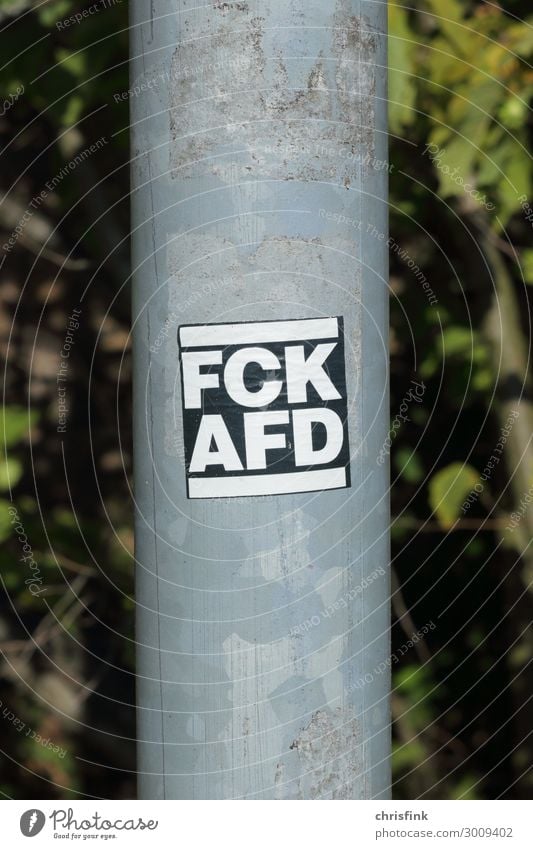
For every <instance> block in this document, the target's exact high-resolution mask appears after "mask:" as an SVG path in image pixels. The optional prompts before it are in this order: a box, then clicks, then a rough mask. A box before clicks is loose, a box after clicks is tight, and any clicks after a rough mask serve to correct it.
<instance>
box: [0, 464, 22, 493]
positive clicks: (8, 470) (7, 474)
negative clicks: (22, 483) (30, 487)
mask: <svg viewBox="0 0 533 849" xmlns="http://www.w3.org/2000/svg"><path fill="white" fill-rule="evenodd" d="M23 471H24V470H23V467H22V463H21V462H20V460H15V458H14V457H8V458H7V459H6V458H5V457H0V491H2V492H5V490H7V489H9V488H10V487H14V486H16V485H17V483H18V482H19V480H20V479H21V477H22V472H23Z"/></svg>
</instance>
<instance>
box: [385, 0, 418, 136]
mask: <svg viewBox="0 0 533 849" xmlns="http://www.w3.org/2000/svg"><path fill="white" fill-rule="evenodd" d="M415 44H416V40H415V38H414V34H413V33H412V32H411V30H410V29H409V26H408V23H407V13H406V11H405V9H403V8H402V7H400V6H398V5H397V3H396V0H392V2H390V3H389V125H390V128H391V131H392V132H393V133H394V132H396V133H399V132H400V130H401V128H402V126H408V125H409V124H412V123H413V122H414V120H415V118H416V112H415V110H414V104H415V99H416V87H415V83H414V80H415V69H414V60H415V56H414V53H413V47H414V45H415Z"/></svg>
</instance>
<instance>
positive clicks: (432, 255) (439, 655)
mask: <svg viewBox="0 0 533 849" xmlns="http://www.w3.org/2000/svg"><path fill="white" fill-rule="evenodd" d="M82 8H83V6H81V5H80V4H78V3H76V2H72V0H51V2H48V3H43V4H39V5H38V4H33V3H32V2H26V0H2V2H0V26H1V27H3V31H4V38H3V46H4V56H3V58H4V62H3V65H2V68H1V70H0V90H1V93H2V100H4V99H7V98H9V97H10V96H11V95H12V94H13V92H15V91H16V90H17V88H20V87H23V88H24V93H23V96H20V97H18V99H17V100H16V102H15V103H13V105H12V106H11V107H9V109H7V110H6V109H4V113H5V114H4V115H3V116H2V117H1V118H0V136H1V139H2V146H3V156H4V165H5V166H6V165H7V166H8V167H4V169H3V176H2V194H3V196H4V197H5V198H6V197H7V195H6V194H5V193H8V192H9V201H8V200H4V202H3V205H2V209H3V217H2V218H1V221H0V223H1V224H2V227H3V231H4V239H7V238H8V237H9V235H10V234H11V232H12V230H13V227H14V224H15V223H16V222H17V221H18V220H19V219H20V217H21V215H22V213H23V212H24V210H25V209H27V208H28V204H29V203H30V202H31V199H32V198H34V197H36V196H37V195H38V194H39V192H40V191H41V189H42V187H43V186H44V185H45V184H46V181H47V180H49V179H50V176H51V175H54V174H57V173H58V172H59V171H60V169H61V168H62V166H63V165H64V164H65V162H66V161H67V160H68V159H69V158H70V156H71V155H72V152H74V153H75V152H76V151H77V150H79V149H82V148H84V147H86V146H87V145H89V144H91V143H93V142H95V141H96V140H97V139H98V138H100V137H105V139H106V148H105V155H102V156H98V157H95V158H94V160H91V159H89V160H87V162H86V163H84V165H83V166H80V168H79V169H77V172H76V178H75V179H73V178H72V177H71V178H70V179H65V180H62V182H61V184H60V186H59V187H58V188H57V189H56V190H55V191H54V192H50V193H49V194H48V195H47V197H46V198H45V201H44V203H43V205H42V207H40V208H39V214H38V215H37V214H36V215H35V216H33V218H32V222H31V226H30V225H28V227H27V228H26V229H25V230H24V233H23V235H22V236H21V238H20V239H19V241H18V242H17V245H16V247H15V249H14V250H13V251H12V252H11V253H10V255H9V256H8V258H7V261H6V263H5V264H4V265H3V267H2V271H1V273H2V277H3V296H2V298H3V301H2V307H3V312H4V315H5V316H7V319H6V320H4V324H3V326H2V329H1V332H2V340H3V341H2V345H3V355H4V357H5V359H6V360H7V359H9V362H10V363H12V362H15V363H16V364H17V365H16V368H11V369H10V374H9V376H8V378H7V384H6V397H7V402H8V405H7V406H6V407H5V408H4V413H3V421H2V428H1V430H0V442H1V443H2V448H3V450H2V453H1V455H0V537H1V540H2V542H3V543H4V546H3V550H2V552H1V554H0V568H1V577H2V584H3V587H4V589H5V590H6V596H5V599H4V600H3V602H2V613H3V616H2V624H1V625H0V641H1V644H2V651H3V656H4V664H3V673H2V674H3V681H4V683H3V686H2V690H1V692H0V698H1V700H2V705H0V723H3V728H2V730H3V732H4V733H3V735H2V740H3V744H2V750H3V751H4V754H5V758H4V760H3V761H2V766H1V768H0V791H1V792H2V793H3V794H5V795H6V796H11V797H16V798H40V797H45V798H46V797H52V798H53V797H59V798H70V797H76V796H77V795H79V794H94V793H95V792H96V793H97V794H98V795H100V794H101V795H103V796H108V797H115V798H117V797H132V796H133V795H134V792H135V791H134V778H133V769H134V764H135V761H134V743H133V739H134V718H133V711H132V709H131V704H132V703H133V692H134V685H133V675H132V669H133V643H132V638H133V602H132V592H133V585H132V574H133V569H132V531H131V515H130V508H129V504H130V491H129V480H130V474H131V469H130V460H131V458H130V453H131V448H130V446H131V433H130V432H129V420H130V403H131V401H130V394H129V377H130V360H129V348H128V345H127V344H126V357H125V360H123V359H122V355H123V350H124V346H125V339H127V332H128V320H129V308H128V294H127V292H124V291H123V290H121V291H120V292H119V286H120V285H121V283H122V281H123V280H126V279H127V276H128V256H127V242H126V241H125V239H126V236H127V233H128V170H127V166H128V133H127V127H128V104H127V100H126V101H121V102H118V103H117V102H115V101H114V98H113V95H114V94H116V93H119V92H122V91H125V90H126V89H127V87H128V73H127V41H128V32H127V26H128V21H127V4H126V2H118V0H117V3H116V4H115V5H112V6H110V7H109V8H108V9H106V10H105V12H102V13H100V14H96V15H93V16H91V17H88V18H87V19H84V20H83V22H82V23H81V24H79V25H74V26H67V27H58V26H57V24H58V22H60V21H62V20H64V19H66V18H68V17H69V16H70V15H72V14H74V13H75V12H76V11H78V10H81V9H82ZM389 8H390V30H391V33H390V35H391V37H390V55H389V64H390V125H391V134H392V135H391V162H392V163H393V170H392V173H391V230H392V233H393V235H394V239H395V241H396V242H397V243H398V244H401V245H402V246H403V247H405V248H406V250H407V251H408V254H409V255H410V256H411V257H412V258H413V259H414V260H415V261H416V263H417V264H418V266H419V267H420V268H421V269H423V272H424V274H425V275H426V277H427V280H428V281H430V283H431V288H432V290H433V292H434V293H435V295H436V297H437V304H436V305H435V304H432V303H430V302H429V300H428V298H427V296H426V293H425V292H424V290H423V289H422V287H421V286H420V283H419V281H418V280H417V279H416V278H415V277H414V275H413V273H412V272H411V271H410V269H409V267H408V266H407V265H406V264H405V263H402V261H401V260H400V259H399V257H398V256H397V255H395V254H394V253H393V254H392V256H391V292H392V299H391V304H392V307H391V309H392V316H391V349H392V362H391V382H392V386H391V405H392V415H393V416H394V415H395V413H396V411H397V410H398V408H399V405H400V403H401V399H402V397H403V396H404V394H405V391H406V387H408V385H409V381H410V379H411V376H412V374H413V373H415V374H416V375H417V379H419V380H423V381H424V385H425V386H426V392H425V395H424V399H423V404H422V405H419V406H416V407H415V408H412V409H410V412H409V416H410V423H409V424H408V425H407V424H406V425H405V426H404V427H403V428H402V429H401V431H400V432H399V434H398V436H397V438H396V439H395V440H394V443H393V447H392V452H393V456H392V469H393V484H394V485H393V495H392V498H393V513H394V516H395V519H394V523H393V527H392V539H393V555H394V569H395V574H396V576H397V580H398V587H400V586H401V591H400V589H398V592H396V593H395V597H394V600H393V601H394V617H395V619H394V626H393V641H394V643H395V644H397V645H399V644H402V643H403V642H404V641H405V640H406V638H407V637H408V636H409V635H410V634H412V633H413V630H416V628H417V627H421V626H423V625H424V624H425V623H427V622H429V621H431V620H433V619H434V620H435V621H436V622H437V621H438V626H437V628H436V629H435V631H434V632H431V633H430V634H429V635H428V636H427V637H426V638H425V640H424V643H423V646H420V645H419V644H417V646H416V647H413V648H412V649H411V650H410V651H409V653H407V654H406V656H405V658H403V659H402V660H401V661H400V662H399V664H398V666H395V667H393V682H394V692H393V711H394V719H395V741H394V753H395V754H394V778H395V787H394V792H395V794H396V795H397V796H399V797H405V798H414V797H417V796H429V797H435V798H476V797H488V798H492V797H495V796H497V795H500V794H502V795H503V796H508V797H520V796H525V797H526V798H528V797H529V795H528V794H530V793H531V785H530V783H528V779H527V776H526V774H525V770H524V763H528V762H529V763H530V762H531V761H530V757H529V753H528V751H525V752H524V745H525V744H524V737H525V736H526V731H525V728H526V721H525V719H526V718H525V717H524V707H523V702H524V689H525V683H524V673H523V672H522V669H523V667H524V666H525V665H526V661H527V659H528V658H529V657H530V651H529V648H530V647H529V644H528V643H524V641H523V638H522V641H520V635H521V634H522V631H523V628H522V624H523V622H522V616H523V614H522V608H521V607H520V606H519V605H518V599H521V598H523V594H524V589H525V587H526V586H527V584H528V582H529V581H530V580H531V574H532V569H533V567H532V565H531V563H530V562H529V560H528V556H526V555H525V554H524V549H523V547H522V549H521V550H519V551H517V549H516V541H515V540H511V541H510V540H509V538H508V535H507V537H506V534H505V531H504V528H505V524H506V516H507V515H508V513H510V512H512V510H513V507H514V506H515V505H516V504H517V503H518V502H519V499H520V491H521V490H520V489H519V487H520V485H521V484H520V483H518V484H517V485H516V486H517V487H518V488H515V489H513V486H509V485H508V484H509V479H510V477H511V475H512V472H513V466H512V458H513V457H516V456H521V454H520V452H521V451H522V453H523V451H526V449H527V446H526V445H524V444H522V443H520V440H523V439H524V433H525V434H526V436H527V433H528V428H527V427H526V428H525V429H524V428H523V427H522V428H518V427H516V428H514V429H513V433H512V435H511V436H510V437H509V443H508V445H507V447H506V453H505V457H504V459H503V460H502V461H501V462H500V463H499V464H498V465H497V467H496V469H495V471H494V474H493V475H492V476H491V478H490V480H488V481H486V482H485V484H484V497H483V499H479V500H477V502H476V504H475V505H474V506H473V507H472V509H471V511H470V512H469V513H468V517H467V518H466V519H465V518H464V516H463V514H462V511H461V505H462V504H463V502H464V500H465V498H466V497H467V495H468V494H469V493H470V492H471V490H472V489H473V487H474V486H475V485H476V483H478V482H479V480H480V475H481V473H482V471H483V469H484V466H485V463H486V461H487V458H488V457H490V456H491V453H492V452H493V450H494V446H495V445H496V444H497V442H498V439H499V438H500V431H501V427H502V424H503V421H504V419H505V415H506V414H507V405H508V404H509V403H510V402H511V403H512V404H514V405H515V406H516V407H517V408H518V407H519V406H520V405H521V404H522V402H521V392H522V389H523V384H524V374H523V370H522V362H521V360H520V357H519V355H518V354H517V355H516V358H515V359H516V362H515V363H514V366H513V367H514V368H515V371H516V374H515V375H514V377H515V378H517V379H518V390H517V389H516V380H515V383H513V382H512V380H510V378H509V375H508V374H507V373H506V375H505V377H506V381H507V382H506V385H505V387H504V389H505V391H503V390H502V387H501V368H500V363H501V351H502V350H503V346H504V345H505V346H510V347H511V348H512V349H513V351H515V350H516V351H518V352H519V351H520V350H521V348H520V344H519V343H520V340H521V339H522V340H524V345H525V347H526V348H527V346H528V344H529V318H530V304H529V300H528V290H527V287H525V286H524V285H523V284H524V282H525V283H527V284H532V283H533V249H532V247H531V232H532V229H531V223H530V222H528V220H527V210H526V209H525V207H524V197H527V198H529V193H530V187H531V156H530V154H529V150H530V149H531V112H530V103H531V97H532V94H533V70H532V68H531V65H530V64H529V63H530V61H531V58H532V54H533V17H531V15H530V7H529V3H527V2H509V3H506V4H505V5H497V4H492V3H486V2H481V0H479V1H478V0H448V2H447V3H446V4H444V3H443V2H442V0H415V2H413V3H411V4H409V5H402V4H401V3H400V2H398V0H389ZM528 16H529V17H528ZM109 174H113V177H112V179H105V178H106V177H107V176H108V175H109ZM100 181H102V182H100ZM97 183H98V185H99V188H98V193H95V194H94V195H93V194H89V195H87V198H86V199H85V200H83V201H81V199H82V198H84V195H85V194H86V193H87V192H88V190H89V189H90V188H91V187H93V186H95V185H96V184H97ZM95 198H96V199H95ZM79 201H81V202H80V203H79V204H78V202H79ZM75 204H78V205H77V206H76V214H75V215H65V214H66V213H67V212H68V211H69V210H70V209H71V208H73V206H74V205H75ZM101 214H102V217H101V218H100V219H98V216H100V215H101ZM64 216H65V217H64ZM56 228H57V230H56ZM43 234H44V235H43ZM50 234H52V236H51V237H50V241H49V245H50V250H49V252H48V254H47V253H45V254H44V259H43V258H42V261H41V262H40V263H39V265H38V266H34V260H35V254H36V253H37V252H38V250H39V247H40V245H41V244H42V241H43V239H44V238H48V236H50ZM74 246H75V247H74ZM121 246H122V247H121ZM73 247H74V250H73ZM72 250H73V252H72V254H71V253H70V252H71V251H72ZM67 256H68V262H67V263H66V265H63V260H64V259H65V257H67ZM96 271H97V274H96V276H95V272H96ZM30 278H31V280H30V283H31V291H32V298H31V302H30V301H29V300H28V299H23V298H21V293H22V290H23V287H24V286H25V285H26V282H27V280H28V279H30ZM89 279H90V280H91V288H90V291H89V294H88V296H87V300H86V301H84V304H83V308H82V309H83V313H82V319H81V325H80V329H79V330H78V331H77V335H76V342H75V350H74V352H73V354H72V358H71V360H70V365H69V368H71V369H72V373H71V374H72V378H73V383H72V386H73V392H75V397H73V398H72V399H71V405H72V412H71V420H70V424H69V430H70V431H71V432H75V433H76V439H75V440H74V441H72V440H69V442H68V443H67V442H66V443H63V442H62V441H61V439H60V436H59V435H58V433H57V428H56V425H57V396H56V382H55V379H56V371H57V363H56V361H55V359H54V358H53V357H52V362H51V363H49V364H48V367H46V363H47V362H48V361H49V360H50V351H49V347H50V346H49V342H48V341H47V340H49V339H50V338H52V339H53V340H54V345H53V346H52V347H53V350H54V351H55V352H57V350H58V343H59V346H61V344H62V339H63V337H64V334H65V327H66V322H67V319H68V315H69V313H70V311H71V310H72V308H73V307H74V306H76V304H79V303H81V301H80V299H81V297H82V293H83V291H84V289H85V287H86V285H87V282H88V280H89ZM498 298H499V299H500V301H499V302H500V303H503V304H504V306H505V310H504V313H505V322H507V323H505V322H502V324H501V328H500V334H501V335H500V336H498V330H497V329H496V331H495V330H494V327H495V323H494V321H491V318H490V317H491V314H492V311H493V310H494V302H495V299H496V301H498ZM41 322H42V325H41V327H42V333H40V334H39V337H38V338H39V344H40V345H41V348H40V349H39V350H37V351H34V350H33V349H32V344H33V336H32V334H29V336H26V335H25V334H24V332H23V329H22V328H23V325H24V323H26V324H28V325H29V326H30V327H35V326H37V324H38V323H41ZM496 325H497V322H496ZM99 331H101V335H100V337H99V340H98V344H97V346H96V350H95V356H94V360H93V358H92V354H93V349H94V346H95V342H96V334H97V333H98V332H99ZM10 334H11V335H10ZM30 337H31V338H30ZM413 340H416V341H415V343H414V344H413ZM8 346H9V347H8ZM47 358H48V359H47ZM43 363H44V364H45V365H43ZM89 363H91V364H92V365H91V373H89V366H88V364H89ZM33 366H35V368H33ZM526 368H527V364H526ZM512 376H513V375H511V377H512ZM89 385H90V386H91V395H90V398H89V404H87V399H88V388H89ZM513 386H514V390H512V387H513ZM510 387H511V389H510ZM511 390H512V391H511ZM513 391H514V395H513ZM117 397H118V401H119V409H120V429H121V431H120V432H121V442H120V443H119V442H118V434H117V430H118V428H117V422H116V420H115V418H114V415H113V412H112V411H114V410H115V406H116V403H117ZM28 401H29V402H30V404H31V414H28ZM520 410H521V416H522V415H523V416H524V417H526V416H528V415H530V413H529V412H528V411H527V410H526V409H525V408H524V405H523V404H522V406H520ZM110 411H111V413H110ZM523 420H524V419H522V421H523ZM95 421H97V422H98V428H95V429H93V432H92V435H93V440H92V441H91V440H90V439H89V426H90V425H91V424H92V423H94V422H95ZM526 421H527V419H526ZM30 446H31V448H30ZM65 452H66V453H65ZM526 459H527V458H526ZM66 461H68V468H69V470H71V475H70V478H69V486H70V490H69V491H68V492H66V491H65V489H64V487H63V486H62V485H61V477H62V475H58V474H57V470H58V469H60V470H61V471H62V470H63V467H64V464H65V463H66ZM524 462H526V460H524ZM530 473H531V472H530ZM34 475H35V479H34ZM11 503H14V504H15V506H16V510H17V515H18V520H19V521H20V523H21V525H22V526H23V529H24V533H25V535H26V537H27V539H28V541H29V544H30V545H31V550H32V555H33V557H34V559H35V562H36V563H37V564H38V567H39V570H40V576H41V578H42V582H43V587H45V588H46V592H45V594H44V599H45V602H44V607H43V598H42V597H40V596H34V595H32V594H31V593H28V591H27V589H26V586H25V584H24V582H23V581H22V580H21V568H22V570H23V572H24V576H25V578H27V576H28V570H27V568H26V569H24V567H22V566H21V559H20V557H21V543H20V541H19V539H18V538H17V534H16V533H15V532H14V528H13V520H12V516H11V514H10V513H9V506H10V505H11ZM73 505H75V509H73ZM492 505H493V506H492ZM42 511H45V513H46V516H45V518H46V522H44V521H43V514H42ZM526 524H527V523H526ZM524 527H526V525H524ZM527 528H528V529H529V524H527ZM451 529H453V532H450V533H448V531H451ZM517 555H521V557H519V562H520V564H521V566H520V568H514V569H513V568H512V567H513V566H514V564H515V563H516V562H517ZM102 564H103V565H102ZM528 570H529V571H528ZM65 581H68V582H69V585H70V591H69V592H67V593H66V592H65ZM405 610H407V611H408V614H407V615H406V613H405ZM509 610H513V616H512V617H510V616H508V615H507V614H508V611H509ZM436 611H437V612H436ZM524 615H525V614H524ZM437 616H438V620H437ZM496 622H498V623H500V624H499V628H498V630H497V631H496V632H495V631H494V623H496ZM30 638H31V639H30ZM511 645H515V650H514V652H513V653H506V649H507V647H509V646H511ZM45 656H48V657H49V658H51V660H52V664H50V663H47V662H45ZM60 670H61V671H60ZM36 695H37V698H36ZM110 699H114V700H117V701H113V702H111V701H110ZM483 705H490V707H489V708H487V709H486V710H485V709H481V710H480V706H483ZM5 706H8V708H9V710H11V711H12V712H14V713H15V714H16V716H17V717H19V718H20V720H21V722H24V723H25V726H26V729H27V728H28V727H29V728H31V729H33V730H34V731H35V732H36V733H37V732H39V733H40V734H41V736H42V737H43V738H50V739H51V740H53V741H54V742H55V743H57V744H58V745H59V746H60V747H62V750H63V751H65V753H66V754H65V755H63V756H60V754H57V753H54V752H52V751H51V750H50V749H48V748H47V747H46V746H43V745H42V744H39V743H36V742H35V739H34V738H33V737H32V735H29V736H26V733H25V732H26V729H25V730H22V731H18V730H16V729H15V726H14V724H13V721H11V720H8V719H6V718H3V715H1V713H2V709H3V707H5ZM110 706H112V710H110ZM511 716H512V717H513V719H512V722H509V717H511ZM95 729H100V731H97V730H95ZM118 742H120V745H118ZM99 763H107V764H111V765H112V767H113V768H112V769H102V768H99V767H98V764H99Z"/></svg>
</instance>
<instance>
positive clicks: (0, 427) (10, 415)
mask: <svg viewBox="0 0 533 849" xmlns="http://www.w3.org/2000/svg"><path fill="white" fill-rule="evenodd" d="M35 418H36V417H35V416H32V415H30V417H29V421H28V411H27V410H25V409H24V408H23V407H4V408H3V409H2V411H1V413H0V447H1V448H4V449H5V448H11V447H12V446H13V445H16V444H17V442H20V441H21V439H22V437H23V436H25V435H26V434H27V432H28V428H29V425H30V424H31V423H32V421H35Z"/></svg>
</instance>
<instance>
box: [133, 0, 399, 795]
mask: <svg viewBox="0 0 533 849" xmlns="http://www.w3.org/2000/svg"><path fill="white" fill-rule="evenodd" d="M131 7H132V18H131V72H132V73H131V90H130V95H129V97H130V101H131V120H132V127H131V132H132V147H131V156H132V210H133V239H132V241H133V267H134V338H135V345H134V347H135V364H134V370H135V375H134V377H135V499H136V508H137V516H136V557H137V578H136V592H137V608H138V617H137V644H138V645H137V658H138V666H137V672H138V705H139V708H138V736H139V793H140V796H141V797H142V798H168V799H188V798H199V799H227V798H250V799H252V798H259V799H269V798H273V799H314V798H317V799H361V798H385V797H386V796H387V795H388V793H389V787H390V776H389V745H390V742H389V703H388V698H389V679H388V674H387V669H388V662H387V660H388V656H389V606H388V602H389V577H388V559H389V553H388V527H389V512H388V496H387V492H388V476H387V463H386V462H384V461H383V458H384V457H385V456H386V451H385V453H383V452H382V453H381V455H380V451H381V449H382V448H383V446H384V444H385V441H386V437H387V431H388V391H387V379H388V378H387V375H388V373H387V362H388V354H387V294H388V286H387V194H386V192H387V164H386V159H387V144H386V99H385V98H386V83H385V80H386V35H385V31H386V3H385V2H382V3H380V2H376V0H371V2H358V0H332V2H323V0H261V2H260V3H258V2H256V0H242V2H240V0H239V2H233V0H228V2H219V0H217V1H216V2H214V3H212V4H210V5H203V6H202V5H199V4H198V3H196V2H195V3H192V2H190V0H153V2H152V3H151V4H146V3H143V2H141V0H133V2H132V3H131ZM148 8H151V11H152V14H151V17H147V15H148V11H147V10H148Z"/></svg>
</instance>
